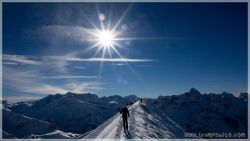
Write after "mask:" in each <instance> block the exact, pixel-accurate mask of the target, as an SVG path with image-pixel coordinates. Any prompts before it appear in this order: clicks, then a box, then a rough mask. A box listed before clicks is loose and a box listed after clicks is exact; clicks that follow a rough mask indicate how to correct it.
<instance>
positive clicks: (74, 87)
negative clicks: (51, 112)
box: [3, 67, 102, 94]
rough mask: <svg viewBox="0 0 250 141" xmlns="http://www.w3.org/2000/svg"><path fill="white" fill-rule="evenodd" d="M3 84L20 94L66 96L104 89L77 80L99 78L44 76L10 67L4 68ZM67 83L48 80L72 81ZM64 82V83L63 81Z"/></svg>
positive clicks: (97, 83)
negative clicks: (71, 93)
mask: <svg viewBox="0 0 250 141" xmlns="http://www.w3.org/2000/svg"><path fill="white" fill-rule="evenodd" d="M3 72H4V75H3V82H4V85H5V86H8V87H11V88H13V89H14V90H16V91H18V92H24V93H34V94H55V93H61V94H65V93H67V92H75V93H86V92H94V91H97V90H99V89H102V87H101V84H100V83H99V82H97V81H92V80H91V81H87V82H85V81H77V80H75V78H77V79H78V78H85V79H86V78H87V79H89V78H91V79H92V78H95V79H96V78H99V77H97V76H70V75H58V76H43V75H39V73H37V72H36V71H18V70H14V69H11V68H9V67H3ZM71 78H74V79H73V81H70V82H68V81H66V82H65V83H49V81H47V79H71ZM62 82H64V81H62Z"/></svg>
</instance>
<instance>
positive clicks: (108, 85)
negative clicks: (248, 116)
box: [3, 3, 247, 97]
mask: <svg viewBox="0 0 250 141" xmlns="http://www.w3.org/2000/svg"><path fill="white" fill-rule="evenodd" d="M100 17H101V18H102V19H101V18H100ZM101 23H102V24H103V26H104V27H105V29H107V27H108V25H109V27H110V29H115V30H114V31H115V33H117V35H116V38H117V39H119V40H116V41H115V42H116V44H115V45H114V49H110V50H111V52H110V53H108V52H107V51H106V53H104V54H102V53H103V48H101V47H98V46H95V47H91V46H93V45H95V44H96V42H97V41H96V40H95V38H94V37H93V35H92V34H96V33H97V31H100V30H102V24H101ZM114 27H115V28H114ZM118 33H119V34H118ZM98 48H100V49H101V50H100V51H99V52H97V50H98ZM96 52H97V53H96ZM191 87H195V88H197V89H198V90H200V91H201V92H203V93H210V92H213V93H221V92H223V91H227V92H231V93H234V94H238V93H240V92H246V91H247V3H133V4H132V3H33V4H32V3H4V4H3V96H42V95H46V94H55V93H66V92H67V91H71V92H76V93H86V92H91V93H96V94H98V95H99V96H107V95H115V94H118V95H122V96H124V95H130V94H135V95H137V96H140V97H157V96H159V95H172V94H180V93H183V92H186V91H188V90H189V89H190V88H191Z"/></svg>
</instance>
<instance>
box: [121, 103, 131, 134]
mask: <svg viewBox="0 0 250 141" xmlns="http://www.w3.org/2000/svg"><path fill="white" fill-rule="evenodd" d="M120 114H122V121H123V128H124V132H126V131H128V117H130V115H129V111H128V108H127V107H126V106H125V107H124V108H122V110H121V111H120Z"/></svg>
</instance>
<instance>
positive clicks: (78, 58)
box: [47, 56, 155, 62]
mask: <svg viewBox="0 0 250 141" xmlns="http://www.w3.org/2000/svg"><path fill="white" fill-rule="evenodd" d="M47 58H49V59H55V60H65V61H79V62H152V61H155V60H153V59H135V58H80V57H70V56H48V57H47Z"/></svg>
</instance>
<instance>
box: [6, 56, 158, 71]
mask: <svg viewBox="0 0 250 141" xmlns="http://www.w3.org/2000/svg"><path fill="white" fill-rule="evenodd" d="M51 61H53V62H55V61H61V62H63V66H64V65H65V62H72V61H73V62H74V61H75V62H131V63H133V62H152V61H156V60H154V59H138V58H81V57H75V56H67V55H65V56H26V55H9V54H4V55H3V62H4V64H7V65H14V64H30V65H41V64H42V63H45V62H46V63H48V62H51ZM59 63H60V62H59ZM81 68H83V67H81Z"/></svg>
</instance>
